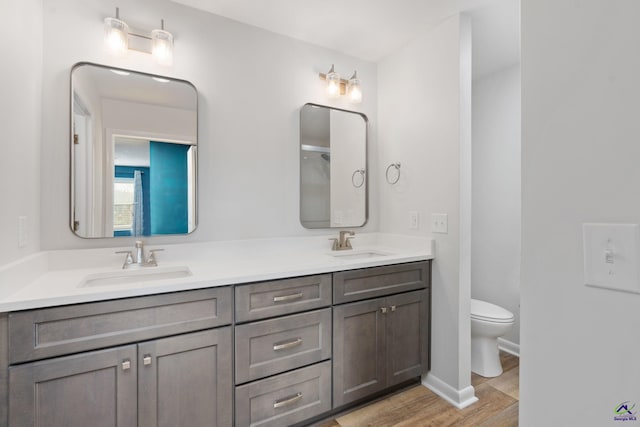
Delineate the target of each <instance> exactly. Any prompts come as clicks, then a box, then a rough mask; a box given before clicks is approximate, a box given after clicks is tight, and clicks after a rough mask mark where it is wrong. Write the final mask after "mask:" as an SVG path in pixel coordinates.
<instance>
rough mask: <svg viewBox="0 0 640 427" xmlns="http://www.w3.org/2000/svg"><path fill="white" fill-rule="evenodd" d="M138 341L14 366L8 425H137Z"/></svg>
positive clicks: (11, 377) (10, 386)
mask: <svg viewBox="0 0 640 427" xmlns="http://www.w3.org/2000/svg"><path fill="white" fill-rule="evenodd" d="M136 384H137V377H136V346H135V345H130V346H125V347H117V348H112V349H108V350H102V351H94V352H90V353H82V354H78V355H74V356H69V357H60V358H56V359H49V360H44V361H41V362H33V363H28V364H24V365H21V366H17V367H11V368H10V369H9V389H10V390H11V393H10V398H9V425H11V426H16V427H22V426H43V427H44V426H46V427H58V426H59V427H68V426H92V427H102V426H105V427H113V426H118V427H128V426H131V427H135V426H136V421H137V419H136V412H137V405H136V404H137V386H136Z"/></svg>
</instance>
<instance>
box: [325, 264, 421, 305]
mask: <svg viewBox="0 0 640 427" xmlns="http://www.w3.org/2000/svg"><path fill="white" fill-rule="evenodd" d="M430 271H431V262H430V261H422V262H412V263H407V264H397V265H389V266H384V267H372V268H365V269H361V270H351V271H341V272H338V273H334V274H333V303H334V304H340V303H343V302H350V301H358V300H363V299H367V298H376V297H381V296H385V295H391V294H396V293H399V292H406V291H413V290H416V289H423V288H426V287H429V286H430V277H431V273H430Z"/></svg>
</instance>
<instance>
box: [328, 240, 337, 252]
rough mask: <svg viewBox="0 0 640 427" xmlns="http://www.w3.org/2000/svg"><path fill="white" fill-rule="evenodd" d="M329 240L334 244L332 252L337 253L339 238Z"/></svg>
mask: <svg viewBox="0 0 640 427" xmlns="http://www.w3.org/2000/svg"><path fill="white" fill-rule="evenodd" d="M329 240H333V244H332V245H331V250H332V251H337V250H338V238H337V237H331V238H330V239H329Z"/></svg>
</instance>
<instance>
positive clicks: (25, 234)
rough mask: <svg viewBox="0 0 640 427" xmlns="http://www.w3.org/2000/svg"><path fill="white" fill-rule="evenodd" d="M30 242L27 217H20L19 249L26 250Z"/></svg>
mask: <svg viewBox="0 0 640 427" xmlns="http://www.w3.org/2000/svg"><path fill="white" fill-rule="evenodd" d="M28 242H29V230H28V227H27V217H26V216H19V217H18V247H19V248H24V247H25V246H27V243H28Z"/></svg>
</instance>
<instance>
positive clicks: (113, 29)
mask: <svg viewBox="0 0 640 427" xmlns="http://www.w3.org/2000/svg"><path fill="white" fill-rule="evenodd" d="M104 42H105V45H106V46H107V49H109V51H110V52H111V53H113V54H114V55H123V54H124V53H125V52H126V51H127V49H128V48H129V26H128V25H127V24H126V23H125V22H124V21H121V20H119V19H118V18H105V20H104Z"/></svg>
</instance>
